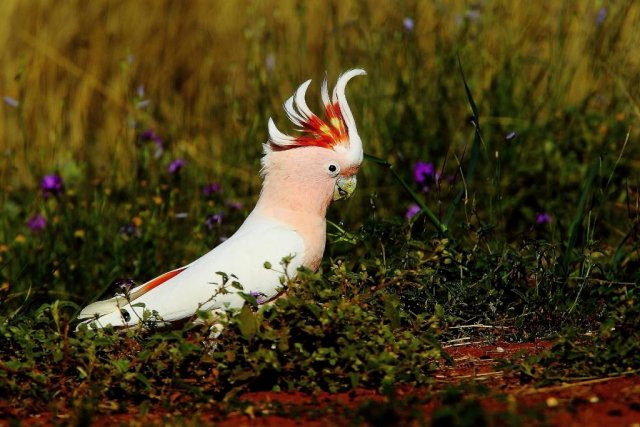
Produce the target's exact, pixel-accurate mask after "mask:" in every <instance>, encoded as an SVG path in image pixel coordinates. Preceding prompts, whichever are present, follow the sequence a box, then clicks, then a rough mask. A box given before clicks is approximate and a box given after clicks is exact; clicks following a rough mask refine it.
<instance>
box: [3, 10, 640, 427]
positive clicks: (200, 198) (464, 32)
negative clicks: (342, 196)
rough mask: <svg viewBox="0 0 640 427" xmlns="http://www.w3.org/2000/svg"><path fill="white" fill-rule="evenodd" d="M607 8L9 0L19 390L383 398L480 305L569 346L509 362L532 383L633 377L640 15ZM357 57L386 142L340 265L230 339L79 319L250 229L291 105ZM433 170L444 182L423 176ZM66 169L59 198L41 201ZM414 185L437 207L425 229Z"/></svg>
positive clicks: (200, 397)
mask: <svg viewBox="0 0 640 427" xmlns="http://www.w3.org/2000/svg"><path fill="white" fill-rule="evenodd" d="M599 14H600V15H599ZM601 15H602V12H601V11H600V8H599V7H596V5H594V4H587V3H581V2H554V3H553V4H551V5H546V6H543V5H540V4H538V3H535V2H530V3H527V4H517V5H513V4H512V3H510V2H501V1H493V2H486V3H482V5H481V6H478V5H476V4H475V3H473V4H471V3H465V2H456V3H450V2H447V3H446V5H445V4H444V3H443V4H440V3H439V2H432V3H426V2H411V1H408V2H402V3H400V4H399V5H396V6H380V7H371V4H369V3H367V2H358V1H352V2H346V3H345V2H343V3H340V5H338V4H337V3H336V4H334V3H326V4H325V3H318V4H316V3H314V4H306V3H301V4H295V3H293V2H292V3H286V2H285V3H282V2H278V3H277V4H273V3H272V2H257V3H251V4H250V5H248V6H247V7H245V8H233V7H231V6H229V5H228V4H227V3H225V2H220V4H212V3H210V2H206V1H200V2H191V3H190V7H183V6H179V5H176V4H173V3H169V2H167V3H166V4H165V3H162V4H161V3H158V2H143V1H140V2H125V3H122V4H114V3H113V2H107V1H104V2H103V1H94V2H90V4H89V5H85V2H81V1H79V0H78V1H69V2H65V4H64V5H58V4H57V3H55V2H40V3H38V4H37V5H34V4H28V3H25V2H19V1H5V2H2V5H0V52H2V53H1V54H0V55H1V56H0V58H1V59H2V63H3V67H4V69H5V70H6V71H7V72H6V73H3V75H1V76H0V95H2V96H8V97H11V98H12V99H15V100H16V101H17V102H18V105H17V106H15V105H13V104H14V103H13V101H11V100H7V101H5V103H3V104H2V105H1V106H0V138H2V151H3V152H2V156H3V157H2V160H0V185H1V186H2V193H0V393H2V394H3V395H7V396H11V398H10V400H11V403H12V404H16V405H18V406H19V407H21V408H23V409H24V408H30V407H34V408H36V409H38V410H43V411H44V410H50V411H54V412H60V413H66V412H71V413H73V414H75V415H74V416H78V417H80V416H81V415H82V414H84V415H82V416H91V415H97V414H99V413H104V412H114V411H115V412H117V411H121V410H123V407H124V406H126V405H143V404H156V403H158V402H164V401H167V400H166V399H167V397H168V396H176V395H179V396H180V398H179V402H176V401H171V402H172V403H171V404H178V403H180V404H181V405H185V407H195V406H197V405H204V404H205V403H206V404H211V403H212V402H219V401H223V400H224V399H226V401H227V402H228V401H229V399H231V397H232V396H235V395H237V394H239V393H241V392H243V391H246V390H265V389H267V390H270V389H275V390H287V389H295V390H300V389H302V390H316V389H323V390H328V391H338V390H346V389H350V388H352V387H356V386H358V387H370V388H376V389H379V390H380V391H382V392H385V393H388V392H390V391H391V390H392V389H393V387H394V385H395V384H414V385H426V386H428V385H429V384H430V383H431V374H432V373H433V372H434V369H435V367H436V365H435V361H436V360H437V359H438V358H439V357H440V356H441V348H440V343H441V342H443V341H446V340H449V339H453V338H457V337H459V336H460V334H461V332H460V331H461V329H456V328H451V327H452V326H461V325H471V324H477V323H483V324H487V325H495V326H509V327H510V329H508V330H509V331H510V332H504V333H501V334H502V335H500V336H498V337H496V336H495V335H487V334H485V335H483V334H482V333H481V332H473V333H475V334H477V335H479V336H481V337H483V338H488V339H494V338H503V339H508V340H528V339H533V338H539V337H546V338H548V337H557V338H558V341H557V344H556V345H555V346H554V347H553V349H552V350H550V351H549V352H548V353H543V354H542V355H540V356H536V357H534V358H530V359H527V360H526V361H525V362H520V363H518V364H514V365H513V366H512V369H513V370H514V372H516V373H518V375H521V376H523V377H524V378H527V379H534V380H540V381H547V382H549V381H551V382H553V381H565V380H571V379H572V378H589V377H593V376H602V375H612V374H621V373H633V372H637V370H638V369H640V358H638V356H637V354H639V353H638V351H637V348H636V347H637V343H638V342H640V337H638V335H637V334H638V333H637V330H639V328H638V326H639V325H638V324H637V322H638V321H637V319H639V318H640V313H638V304H637V301H636V297H637V294H638V292H640V288H639V286H638V279H639V276H638V271H639V269H638V267H639V264H640V263H639V259H638V252H637V249H638V248H637V241H638V238H637V237H638V227H637V225H638V218H639V216H638V192H639V190H638V186H639V179H638V162H637V161H636V160H635V159H637V158H638V155H639V154H640V151H639V149H638V147H637V144H634V142H635V141H636V140H637V139H638V126H637V122H638V118H639V117H640V110H639V109H638V99H639V98H640V92H639V91H640V88H639V87H638V85H637V84H635V82H637V81H638V80H639V78H640V64H639V63H638V61H637V59H636V58H635V56H633V55H630V53H629V52H630V46H637V44H638V42H639V41H638V37H639V35H638V34H637V32H634V31H632V30H631V29H633V28H637V26H638V20H639V19H640V7H639V6H638V5H636V4H635V3H633V2H630V1H629V2H616V3H615V5H611V6H608V8H607V9H606V16H605V18H604V20H603V21H601V22H599V21H598V19H599V18H598V16H600V17H601ZM80 16H81V17H82V19H79V18H78V17H80ZM405 17H410V18H412V19H413V22H414V25H415V26H414V27H413V29H407V28H405V27H404V26H403V19H404V18H405ZM356 66H359V67H363V68H365V69H366V70H367V71H368V76H367V77H366V79H362V80H358V81H357V82H355V81H354V82H353V83H352V84H351V85H350V87H349V89H348V97H349V100H350V105H351V106H352V109H353V110H354V116H355V117H356V120H357V121H358V128H359V131H360V134H361V135H362V137H363V143H364V146H365V151H366V152H367V153H368V156H367V159H366V161H365V163H364V165H363V167H362V170H361V172H360V176H359V179H358V182H359V188H358V189H357V192H356V195H355V197H354V198H353V199H351V200H349V201H347V202H344V203H338V204H336V205H334V206H333V207H332V208H331V209H330V211H329V214H328V219H329V220H330V221H331V224H330V226H329V244H328V246H327V251H326V253H325V258H324V261H323V264H322V266H321V268H320V271H319V272H317V273H311V272H305V273H303V274H301V277H300V278H299V279H297V280H296V282H295V283H292V290H291V292H290V294H289V296H288V297H287V298H284V299H282V300H279V301H278V302H277V303H276V304H275V305H273V306H272V307H270V308H267V307H261V308H260V309H259V310H255V308H254V310H251V309H249V307H247V308H246V309H243V311H241V312H240V313H239V315H238V316H235V317H234V316H231V317H230V318H229V319H228V327H227V328H226V329H225V332H224V333H223V334H222V336H221V337H220V338H219V340H218V341H217V344H214V343H213V342H211V341H210V340H207V335H208V330H207V329H206V328H201V327H194V326H190V325H186V326H184V327H179V328H177V329H176V330H152V331H149V332H146V333H141V332H140V331H138V330H132V331H127V332H124V333H117V332H114V331H98V332H95V331H91V330H85V329H81V330H80V331H79V332H77V333H75V332H73V329H74V327H75V323H74V318H75V315H76V314H77V312H78V309H79V308H80V307H82V306H83V305H84V304H86V303H88V302H90V301H92V300H95V299H97V298H98V297H99V296H109V295H111V294H112V293H113V292H114V289H113V286H112V284H113V283H114V281H116V280H117V279H123V278H131V279H133V280H135V281H137V282H142V281H144V280H147V279H149V278H151V277H153V276H154V275H156V274H159V273H162V272H164V271H167V270H169V269H172V268H175V267H177V266H180V265H183V264H185V263H187V262H189V261H191V260H193V259H194V258H196V257H197V256H199V255H200V254H202V253H204V252H206V251H208V250H209V249H210V248H211V247H213V246H215V245H216V244H218V243H219V242H220V239H221V238H224V237H225V236H229V235H230V234H231V233H233V231H234V230H235V229H236V228H237V227H238V226H239V224H241V222H242V221H243V219H244V218H245V216H246V215H247V214H248V212H249V211H250V209H251V208H252V206H253V203H254V202H255V201H256V199H257V196H258V193H259V188H260V181H259V175H258V172H259V158H260V155H261V143H262V142H263V141H265V139H266V122H267V119H268V117H270V116H271V117H274V119H275V120H276V122H278V123H279V124H284V123H285V116H284V114H283V111H282V108H281V103H282V101H283V100H284V99H286V98H287V97H288V96H289V95H290V93H291V91H292V90H293V88H294V87H295V86H296V85H297V84H299V83H301V82H302V81H304V80H305V79H307V78H314V81H315V82H316V83H319V81H320V79H321V78H322V77H323V75H324V72H325V70H326V71H328V75H329V78H330V79H335V77H336V76H337V73H338V72H340V71H341V70H344V69H346V68H351V67H356ZM463 72H464V74H463ZM139 86H143V87H144V90H141V89H139ZM312 88H313V89H312V90H311V93H310V96H309V104H310V105H312V106H313V105H316V103H314V101H313V100H312V99H313V98H312V97H318V90H317V85H316V86H312ZM145 100H149V104H148V105H145V104H146V101H145ZM141 102H142V104H141ZM470 116H471V117H472V119H470ZM281 127H283V128H284V127H285V126H284V125H283V126H281ZM147 130H152V131H153V132H154V133H155V134H156V135H158V136H159V137H160V138H161V139H162V140H163V143H164V152H163V153H162V154H161V155H159V156H157V155H156V146H155V144H154V142H153V141H150V140H148V138H145V137H143V133H144V132H145V131H147ZM511 132H516V133H517V135H516V136H515V138H506V136H507V135H508V134H509V133H511ZM179 158H180V159H185V160H186V162H187V164H186V166H185V167H184V168H183V169H181V170H180V171H179V172H178V173H175V174H171V173H169V172H168V170H167V168H168V166H169V164H170V163H171V162H172V161H173V160H175V159H179ZM418 161H423V162H433V163H434V164H435V166H436V168H437V169H438V171H439V172H440V173H441V174H442V179H441V180H440V181H439V182H438V183H431V185H430V188H429V191H428V192H425V191H424V188H423V185H419V184H418V183H416V182H415V179H414V177H413V173H412V168H413V165H414V164H415V163H416V162H418ZM53 173H57V174H59V175H60V176H61V177H62V178H63V180H64V191H63V192H61V193H60V194H59V195H58V196H49V197H44V196H43V194H42V192H41V190H40V188H39V183H40V181H41V179H42V178H43V176H45V175H48V174H53ZM213 182H217V183H220V185H221V189H222V190H221V191H219V192H217V193H215V194H212V195H208V196H207V195H204V194H203V192H202V188H203V186H205V185H208V184H210V183H213ZM238 203H240V204H241V206H238V205H237V204H238ZM411 203H416V204H418V205H419V206H420V207H421V208H422V212H421V213H420V214H418V215H416V216H415V217H413V218H412V219H411V220H407V219H406V218H405V217H404V214H405V212H406V210H407V208H408V206H409V205H410V204H411ZM542 213H548V214H549V215H550V217H551V222H550V223H543V224H538V223H537V221H536V219H537V216H538V215H539V214H542ZM36 214H41V215H42V216H43V217H44V218H45V219H46V226H45V227H44V229H43V230H41V231H39V232H36V231H31V230H30V229H29V228H28V227H27V220H28V219H29V218H31V217H33V216H34V215H36ZM216 214H221V215H222V221H221V222H216V221H211V220H210V221H209V223H208V224H207V219H208V218H210V217H211V216H212V215H216ZM205 323H206V322H205ZM587 331H592V332H593V333H591V334H590V335H585V332H587ZM176 393H177V394H176ZM144 402H148V403H144ZM465 402H466V401H465ZM470 404H473V401H471V403H470ZM189 405H191V406H189ZM194 405H195V406H194ZM221 405H222V404H221ZM401 406H402V405H400V406H398V408H400V409H398V410H399V411H400V412H402V411H404V410H405V409H406V408H404V409H402V408H401ZM455 407H457V406H455V405H454V406H453V408H455ZM224 408H226V407H223V409H224ZM1 409H2V408H0V410H1ZM389 410H390V411H392V410H393V408H391V409H389ZM452 410H453V411H454V412H455V409H452ZM87 411H89V412H87ZM371 411H372V409H370V408H364V407H363V408H361V415H362V416H363V417H364V419H367V416H371V413H370V412H371ZM87 414H88V415H87ZM367 414H368V415H367ZM441 416H443V417H445V416H447V417H448V416H450V415H448V413H447V411H446V408H445V410H443V412H442V414H441Z"/></svg>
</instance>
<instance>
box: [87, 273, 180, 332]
mask: <svg viewBox="0 0 640 427" xmlns="http://www.w3.org/2000/svg"><path fill="white" fill-rule="evenodd" d="M187 267H188V266H186V267H180V268H176V269H175V270H171V271H168V272H166V273H164V274H161V275H160V276H158V277H156V278H154V279H152V280H149V281H148V282H147V283H145V284H143V285H140V286H138V287H136V288H134V289H132V290H131V291H130V292H129V293H128V294H126V295H125V294H118V295H116V296H115V297H113V298H109V299H106V300H102V301H96V302H94V303H91V304H89V305H88V306H86V307H85V308H83V309H82V311H81V312H80V314H78V320H81V321H83V322H90V321H92V320H98V319H100V318H102V317H104V316H108V315H115V316H117V317H121V314H120V308H121V307H124V306H126V305H128V304H133V303H134V302H135V300H136V299H138V298H140V297H141V296H142V295H144V294H146V293H147V292H149V291H150V290H152V289H154V288H156V287H158V286H160V285H162V284H163V283H165V282H166V281H168V280H169V279H171V278H173V277H175V276H177V275H178V274H179V273H181V272H183V271H184V270H185V269H186V268H187ZM111 317H114V316H110V318H111ZM127 322H128V321H127V319H122V320H121V321H120V325H123V324H124V325H126V324H127ZM120 325H119V326H120ZM114 326H115V325H114Z"/></svg>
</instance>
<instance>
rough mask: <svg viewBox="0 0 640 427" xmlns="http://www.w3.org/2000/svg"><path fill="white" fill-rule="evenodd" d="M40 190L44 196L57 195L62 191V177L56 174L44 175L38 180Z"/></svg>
mask: <svg viewBox="0 0 640 427" xmlns="http://www.w3.org/2000/svg"><path fill="white" fill-rule="evenodd" d="M40 190H42V195H43V196H44V197H45V198H47V197H49V196H51V195H53V196H58V195H59V194H60V193H62V192H63V191H64V182H63V181H62V177H61V176H60V175H58V174H52V175H45V176H44V178H42V181H40Z"/></svg>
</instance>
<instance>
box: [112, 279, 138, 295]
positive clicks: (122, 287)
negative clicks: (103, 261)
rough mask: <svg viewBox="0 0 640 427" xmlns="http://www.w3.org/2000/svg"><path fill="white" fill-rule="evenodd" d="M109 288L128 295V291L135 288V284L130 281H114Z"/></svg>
mask: <svg viewBox="0 0 640 427" xmlns="http://www.w3.org/2000/svg"><path fill="white" fill-rule="evenodd" d="M111 286H113V287H115V288H116V289H117V290H118V291H119V292H121V293H123V294H125V295H128V294H129V291H131V289H133V288H135V287H136V282H134V281H133V280H131V279H116V280H114V281H113V283H112V284H111Z"/></svg>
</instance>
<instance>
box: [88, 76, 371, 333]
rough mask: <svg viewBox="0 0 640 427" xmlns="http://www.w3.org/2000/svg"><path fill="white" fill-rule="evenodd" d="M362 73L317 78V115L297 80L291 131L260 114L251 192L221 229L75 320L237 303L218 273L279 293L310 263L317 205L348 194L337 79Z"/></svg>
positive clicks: (346, 129)
mask: <svg viewBox="0 0 640 427" xmlns="http://www.w3.org/2000/svg"><path fill="white" fill-rule="evenodd" d="M364 74H366V73H365V71H364V70H361V69H354V70H349V71H347V72H345V73H344V74H342V75H341V76H340V77H339V78H338V81H337V83H336V85H335V88H334V90H333V94H332V96H331V98H329V91H328V88H327V80H326V78H325V80H324V82H323V83H322V87H321V96H322V101H323V104H324V107H325V110H326V111H325V112H326V121H323V120H322V119H320V118H319V117H318V116H316V115H315V114H314V113H312V112H311V110H310V109H309V107H308V106H307V104H306V101H305V94H306V91H307V88H308V87H309V85H310V83H311V80H307V81H306V82H304V83H303V84H302V85H300V87H299V88H298V89H297V90H296V91H295V93H294V94H293V96H291V97H290V98H289V99H287V100H286V101H285V103H284V110H285V112H286V114H287V116H288V118H289V119H290V120H291V121H292V122H293V124H294V125H295V126H297V127H298V131H299V132H300V135H298V136H289V135H286V134H284V133H282V132H281V131H280V130H278V128H277V127H276V125H275V123H274V122H273V119H271V118H270V119H269V122H268V130H269V139H268V142H267V143H265V144H263V148H264V156H263V157H262V160H261V164H262V169H261V175H262V178H263V183H262V190H261V192H260V198H259V200H258V202H257V204H256V206H255V208H254V209H253V211H252V212H251V214H250V215H249V216H248V217H247V219H246V220H245V222H244V223H243V224H242V226H241V227H240V228H239V229H238V230H237V231H236V232H235V233H234V234H233V235H232V236H231V237H229V238H228V239H227V240H225V241H224V242H222V243H221V244H220V245H218V246H217V247H215V248H214V249H213V250H211V251H210V252H208V253H207V254H205V255H203V256H202V257H200V258H199V259H197V260H196V261H193V262H192V263H190V264H188V265H186V266H184V267H180V268H177V269H175V270H172V271H169V272H167V273H164V274H162V275H160V276H158V277H156V278H154V279H152V280H150V281H148V282H146V283H144V284H143V285H140V286H137V287H135V288H133V289H131V290H129V291H127V292H125V293H124V294H117V295H116V296H115V297H114V298H111V299H108V300H104V301H98V302H94V303H93V304H90V305H89V306H87V307H85V308H84V309H83V310H82V311H81V312H80V314H79V315H78V319H79V320H81V321H82V322H83V323H89V324H91V325H93V326H95V327H98V328H101V327H105V326H107V325H112V326H114V327H127V326H133V325H136V324H138V323H140V322H142V319H143V312H144V310H150V311H152V312H154V313H157V317H159V318H160V321H161V322H163V323H165V324H166V323H171V322H175V321H179V320H184V319H190V318H193V317H194V314H195V313H196V312H197V311H199V310H201V311H207V310H209V311H214V312H216V311H217V312H219V311H224V310H229V309H237V308H241V307H242V305H243V304H244V303H245V298H243V296H242V295H240V294H239V293H238V292H237V290H236V289H233V288H231V289H230V291H227V292H221V291H220V289H221V287H223V286H225V284H227V285H228V282H231V281H236V282H238V283H239V284H240V285H241V286H242V289H243V290H242V292H244V293H245V294H251V295H253V296H255V297H257V299H258V301H259V302H261V303H264V302H268V301H271V300H274V299H275V298H277V297H279V296H280V295H281V294H282V292H283V289H284V288H283V285H282V283H283V281H282V277H284V276H286V277H289V278H291V277H294V276H295V274H296V272H297V270H298V268H299V267H301V266H304V267H306V268H308V269H311V270H314V271H315V270H317V269H318V267H319V265H320V261H321V260H322V255H323V252H324V248H325V242H326V219H325V215H326V211H327V207H328V206H329V204H330V203H331V201H333V200H339V199H346V198H348V197H350V196H351V194H352V193H353V191H354V189H355V188H356V174H357V172H358V169H359V167H360V164H361V163H362V158H363V151H362V141H361V139H360V136H359V135H358V131H357V129H356V123H355V120H354V118H353V115H352V113H351V110H350V108H349V105H348V104H347V99H346V97H345V87H346V84H347V82H348V81H349V80H351V78H353V77H355V76H359V75H364ZM283 260H288V261H287V262H283ZM269 266H271V268H268V267H269ZM285 269H286V271H285Z"/></svg>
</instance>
